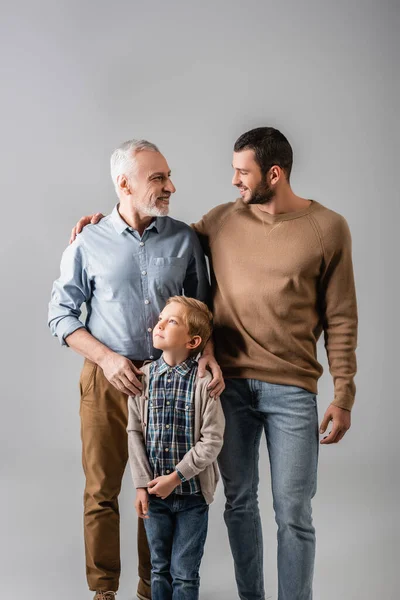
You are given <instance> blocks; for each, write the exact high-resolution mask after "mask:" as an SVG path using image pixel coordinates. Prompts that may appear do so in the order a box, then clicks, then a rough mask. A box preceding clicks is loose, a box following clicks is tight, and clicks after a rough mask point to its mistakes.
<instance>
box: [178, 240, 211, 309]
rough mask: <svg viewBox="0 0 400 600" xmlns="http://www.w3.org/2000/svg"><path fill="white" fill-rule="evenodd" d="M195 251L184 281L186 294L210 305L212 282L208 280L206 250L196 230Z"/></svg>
mask: <svg viewBox="0 0 400 600" xmlns="http://www.w3.org/2000/svg"><path fill="white" fill-rule="evenodd" d="M191 233H192V237H193V251H192V256H191V259H190V261H189V264H188V268H187V271H186V275H185V280H184V282H183V290H184V293H185V296H189V297H190V298H196V299H197V300H201V301H202V302H205V303H206V304H208V305H210V284H209V280H208V271H207V263H206V259H205V256H204V252H203V250H202V248H201V246H200V242H199V240H198V238H197V235H196V234H195V233H194V232H191Z"/></svg>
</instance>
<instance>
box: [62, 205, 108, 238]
mask: <svg viewBox="0 0 400 600" xmlns="http://www.w3.org/2000/svg"><path fill="white" fill-rule="evenodd" d="M103 217H104V215H103V214H102V213H95V214H94V215H87V216H86V217H81V218H80V219H79V221H78V222H77V224H76V225H75V226H74V227H73V228H72V231H71V237H70V238H69V243H70V244H72V242H73V241H74V240H75V238H76V236H77V235H78V233H80V232H81V231H82V229H83V228H84V227H86V225H90V224H92V225H96V223H98V222H99V221H101V219H102V218H103Z"/></svg>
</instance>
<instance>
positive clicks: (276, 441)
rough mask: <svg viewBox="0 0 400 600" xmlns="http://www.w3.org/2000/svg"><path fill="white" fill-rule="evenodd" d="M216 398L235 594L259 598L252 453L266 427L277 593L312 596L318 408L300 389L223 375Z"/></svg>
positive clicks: (294, 598) (290, 598) (293, 599)
mask: <svg viewBox="0 0 400 600" xmlns="http://www.w3.org/2000/svg"><path fill="white" fill-rule="evenodd" d="M225 383H226V389H225V391H224V392H223V394H222V397H221V402H222V406H223V409H224V413H225V419H226V427H225V438H224V446H223V448H222V452H221V454H220V455H219V459H218V460H219V466H220V471H221V475H222V479H223V482H224V488H225V495H226V505H225V513H224V518H225V523H226V525H227V528H228V535H229V543H230V546H231V551H232V555H233V560H234V564H235V575H236V583H237V587H238V592H239V597H240V598H241V600H264V598H265V592H264V577H263V540H262V530H261V520H260V513H259V508H258V498H257V490H258V482H259V475H258V459H259V446H260V439H261V435H262V432H263V431H265V435H266V439H267V447H268V453H269V460H270V468H271V483H272V494H273V504H274V510H275V520H276V522H277V525H278V587H279V594H278V600H311V599H312V579H313V571H314V556H315V530H314V527H313V525H312V518H311V499H312V498H313V496H314V495H315V492H316V482H317V464H318V448H319V440H318V414H317V403H316V396H315V394H312V393H311V392H308V391H306V390H304V389H302V388H298V387H294V386H289V385H277V384H270V383H265V382H263V381H258V380H256V379H227V380H226V381H225Z"/></svg>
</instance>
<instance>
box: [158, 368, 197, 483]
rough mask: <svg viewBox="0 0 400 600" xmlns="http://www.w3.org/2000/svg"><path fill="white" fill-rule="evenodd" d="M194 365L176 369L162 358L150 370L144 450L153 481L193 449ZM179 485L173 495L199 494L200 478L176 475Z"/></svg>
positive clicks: (172, 467)
mask: <svg viewBox="0 0 400 600" xmlns="http://www.w3.org/2000/svg"><path fill="white" fill-rule="evenodd" d="M196 375H197V362H196V361H195V360H193V359H192V358H188V359H186V360H185V361H183V362H182V363H180V364H179V365H177V366H176V367H170V366H169V365H167V363H166V362H165V360H164V359H163V357H162V356H161V358H159V359H158V360H157V361H155V362H153V363H152V364H151V367H150V377H149V380H150V385H149V414H148V419H147V436H146V450H147V456H148V458H149V463H150V466H151V468H152V469H153V474H154V477H158V476H159V475H168V474H169V473H172V472H173V471H175V470H176V465H177V464H178V463H179V462H180V461H181V460H182V459H183V457H184V456H185V454H187V453H188V452H189V450H190V449H191V448H193V446H194V410H195V408H194V383H195V380H196ZM177 472H178V474H179V477H180V478H181V480H182V483H181V484H180V485H178V487H176V488H175V490H174V491H175V493H176V494H196V493H197V492H200V491H201V487H200V481H199V478H198V477H197V476H196V477H192V479H190V480H189V481H187V480H186V479H185V478H184V477H183V475H182V474H181V473H180V472H179V471H177Z"/></svg>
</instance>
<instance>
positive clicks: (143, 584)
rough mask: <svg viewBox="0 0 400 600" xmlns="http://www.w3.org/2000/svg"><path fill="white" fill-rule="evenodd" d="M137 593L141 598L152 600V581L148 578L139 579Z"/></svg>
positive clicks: (140, 599)
mask: <svg viewBox="0 0 400 600" xmlns="http://www.w3.org/2000/svg"><path fill="white" fill-rule="evenodd" d="M136 595H137V597H138V598H139V600H151V587H150V581H147V579H139V584H138V588H137V592H136Z"/></svg>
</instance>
